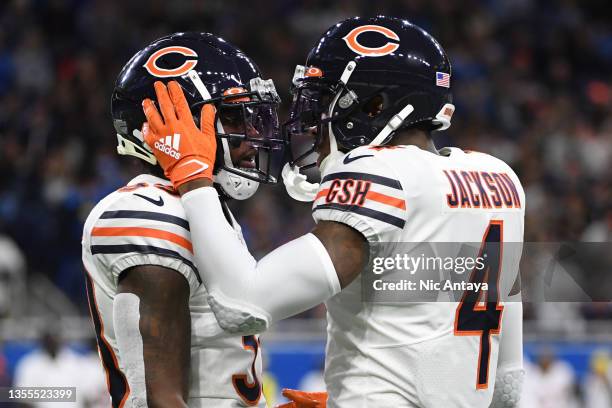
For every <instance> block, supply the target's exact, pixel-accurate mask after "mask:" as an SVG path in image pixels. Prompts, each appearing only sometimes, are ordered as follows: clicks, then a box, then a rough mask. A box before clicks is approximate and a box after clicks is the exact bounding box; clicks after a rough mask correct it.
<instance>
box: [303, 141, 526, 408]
mask: <svg viewBox="0 0 612 408" xmlns="http://www.w3.org/2000/svg"><path fill="white" fill-rule="evenodd" d="M440 153H441V154H440V155H436V154H432V153H430V152H428V151H425V150H422V149H419V148H418V147H416V146H388V147H369V146H363V147H360V148H357V149H354V150H352V151H351V152H349V153H348V154H347V155H345V156H344V158H343V159H342V160H339V161H338V162H337V163H335V164H333V165H332V166H331V168H330V169H329V170H328V171H327V172H326V174H324V175H323V179H322V182H321V187H320V190H319V193H318V195H317V198H316V199H315V202H314V204H313V209H312V211H313V216H314V218H315V221H317V222H318V221H322V220H329V221H336V222H342V223H345V224H347V225H349V226H351V227H353V228H355V229H356V230H358V231H360V232H361V233H362V234H363V235H364V236H365V237H366V239H367V240H368V241H369V242H370V243H371V247H372V248H377V247H379V244H380V243H384V242H390V243H398V242H399V243H401V242H405V243H424V242H436V243H443V242H450V243H477V245H478V246H480V243H483V245H484V243H488V242H493V243H495V242H500V241H502V242H506V243H507V242H518V243H522V241H523V218H524V208H525V195H524V192H523V189H522V187H521V184H520V182H519V180H518V178H517V176H516V174H515V173H514V172H513V171H512V169H511V168H510V167H509V166H508V165H506V164H505V163H504V162H502V161H501V160H498V159H496V158H494V157H492V156H490V155H487V154H482V153H477V152H464V151H462V150H460V149H457V148H444V149H442V150H440ZM502 237H503V238H502ZM372 244H375V245H372ZM519 245H522V244H519ZM515 246H516V245H515ZM497 248H499V245H498V246H497ZM502 248H504V249H503V251H505V247H504V246H503V245H502ZM476 250H478V249H477V248H476ZM373 251H374V252H375V251H376V250H373ZM503 251H502V252H503ZM497 252H500V251H497ZM376 255H377V254H376V253H373V254H371V256H372V257H375V256H376ZM490 255H496V256H493V257H492V258H489V259H490V261H489V262H491V263H490V264H488V265H493V264H494V263H495V262H496V261H495V260H497V263H498V264H499V260H500V259H501V265H500V268H501V271H503V273H499V274H498V276H500V280H499V291H500V292H501V293H505V294H506V295H507V294H508V292H509V291H510V288H511V287H512V286H513V284H514V282H515V281H516V279H517V273H518V262H519V257H518V256H506V257H502V256H501V252H500V253H498V254H490ZM497 255H498V256H497ZM497 269H499V268H497ZM432 278H434V279H436V278H438V276H432ZM487 279H488V277H487ZM364 285H365V283H364V280H363V279H362V278H357V279H356V280H355V281H354V282H353V283H352V284H351V285H349V286H348V287H346V288H344V289H343V290H342V291H341V292H340V293H339V294H337V295H336V296H334V297H333V298H331V299H330V300H329V301H328V302H327V309H328V314H327V319H328V341H327V355H326V370H325V382H326V385H327V390H328V392H329V402H328V407H331V408H336V407H342V408H345V407H351V408H366V407H367V408H373V407H376V408H378V407H396V408H400V407H435V408H439V407H469V408H477V407H488V406H489V403H490V401H491V398H492V393H493V388H494V387H493V386H494V384H493V382H494V379H495V374H496V364H497V358H498V353H499V341H500V338H501V336H503V335H504V333H503V330H502V329H501V314H502V313H503V302H502V301H500V302H499V303H497V304H494V303H493V304H492V305H493V306H491V307H494V309H495V310H494V311H493V316H496V317H497V319H496V321H493V322H491V321H488V323H486V324H487V326H486V327H481V326H480V325H479V324H478V322H479V321H480V322H482V321H483V319H481V318H482V317H483V314H482V313H481V311H479V310H478V308H479V307H480V306H479V305H480V303H479V301H481V300H482V298H478V297H476V299H475V300H474V301H472V303H471V304H470V305H471V306H467V305H466V304H463V303H462V302H458V301H456V300H457V298H450V297H449V298H447V299H446V300H445V301H431V302H420V303H419V302H418V300H417V301H415V302H412V303H411V302H408V301H403V302H402V301H399V302H398V301H393V302H391V301H389V302H369V301H364V297H363V296H364V295H363V294H364V293H365V292H364V289H367V288H364V287H363V286H364ZM460 293H463V292H460ZM476 293H477V292H473V294H474V296H479V295H476ZM481 294H482V292H481ZM403 295H404V296H406V298H407V299H409V297H410V296H411V292H409V291H406V292H403ZM487 296H490V294H489V295H487ZM487 299H489V301H491V300H492V298H490V297H487ZM474 304H476V307H473V306H474ZM485 307H486V306H485ZM487 312H488V311H487ZM484 320H486V319H484Z"/></svg>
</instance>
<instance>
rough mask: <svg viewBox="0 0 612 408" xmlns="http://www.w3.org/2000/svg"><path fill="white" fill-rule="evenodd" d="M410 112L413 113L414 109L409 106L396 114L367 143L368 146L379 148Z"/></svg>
mask: <svg viewBox="0 0 612 408" xmlns="http://www.w3.org/2000/svg"><path fill="white" fill-rule="evenodd" d="M412 112H414V107H413V106H412V105H411V104H408V105H406V106H404V108H403V109H402V110H401V111H399V113H396V114H395V115H393V117H392V118H391V119H389V121H388V122H387V124H386V125H385V127H384V128H383V129H382V130H381V131H380V132H379V133H378V135H376V137H375V138H374V139H372V141H371V142H370V143H369V144H370V146H380V145H381V144H383V143H384V142H385V141H387V139H388V138H389V136H390V135H391V133H393V132H395V131H396V130H397V128H399V127H400V126H401V125H402V123H404V120H406V118H407V117H408V115H410V114H411V113H412Z"/></svg>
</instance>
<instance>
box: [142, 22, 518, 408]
mask: <svg viewBox="0 0 612 408" xmlns="http://www.w3.org/2000/svg"><path fill="white" fill-rule="evenodd" d="M450 79H451V67H450V62H449V60H448V58H447V56H446V54H445V52H444V50H443V48H442V47H441V46H440V44H439V43H438V42H437V41H436V40H435V39H434V38H433V37H431V35H429V34H428V33H427V32H425V31H424V30H422V29H421V28H419V27H417V26H415V25H413V24H411V23H410V22H408V21H406V20H400V19H395V18H388V17H383V16H378V17H375V18H353V19H349V20H345V21H343V22H340V23H338V24H336V25H334V26H332V27H331V28H330V29H329V30H328V31H327V32H326V33H325V34H324V35H323V36H322V37H321V39H320V40H319V41H318V42H317V44H316V45H315V47H314V48H313V49H312V51H311V52H310V54H309V56H308V58H307V62H306V66H298V68H297V69H296V73H295V75H294V79H293V85H294V88H293V91H292V92H293V95H294V100H293V108H292V115H291V118H290V120H289V122H288V123H287V132H288V133H287V134H288V137H289V138H290V137H291V136H292V135H294V134H303V133H307V134H308V133H309V134H310V135H312V136H313V138H314V143H313V147H312V149H310V150H309V151H307V152H304V153H303V154H302V155H300V156H299V157H297V158H294V159H292V160H291V161H290V163H289V164H288V165H287V166H286V167H285V169H284V171H283V177H284V179H285V180H284V181H285V185H286V187H287V190H288V192H289V194H290V195H291V196H292V197H294V198H296V199H298V200H302V201H312V200H314V204H313V210H312V211H313V216H314V218H315V221H316V222H317V226H316V227H315V228H314V229H313V231H312V233H310V234H307V235H305V236H303V237H300V238H298V239H296V240H293V241H291V242H289V243H287V244H285V245H283V246H281V247H280V248H278V249H276V250H274V251H272V252H271V253H270V254H268V255H267V256H265V257H264V258H263V259H262V260H260V261H259V262H256V261H255V260H254V259H253V258H252V257H251V256H250V254H249V253H248V251H247V250H246V249H245V248H244V246H242V245H239V242H238V241H237V240H236V239H232V231H231V230H230V228H229V227H228V226H227V224H226V223H225V222H223V213H222V208H221V206H220V204H219V200H218V197H217V192H216V191H215V190H214V189H212V188H210V185H211V181H210V180H209V178H208V177H207V176H206V175H205V174H204V173H201V174H200V175H199V176H194V177H198V178H196V179H193V180H188V181H182V180H181V175H180V174H181V173H180V169H181V168H182V167H184V166H186V165H187V164H185V163H186V162H188V160H197V161H199V162H202V163H205V164H207V165H211V163H212V162H211V161H210V159H208V157H212V154H211V153H210V151H211V149H213V147H214V146H210V145H205V144H203V143H201V142H200V143H195V142H193V144H192V145H190V146H187V147H186V148H185V150H184V152H183V154H184V155H185V157H186V158H184V159H176V158H173V157H171V156H168V155H167V154H166V152H164V151H163V150H162V149H155V148H154V149H153V151H154V153H155V155H156V157H158V159H159V160H160V161H161V162H162V166H163V167H164V168H165V169H166V171H167V172H169V173H170V178H171V179H172V180H173V182H174V184H175V186H176V187H177V189H178V191H179V192H180V194H181V200H182V202H183V206H184V208H185V211H186V215H187V218H188V219H189V221H190V225H191V237H192V243H193V246H194V255H195V259H196V263H197V265H198V266H199V267H200V268H202V269H203V270H205V271H206V272H205V273H204V274H203V276H202V278H203V281H204V282H205V284H206V286H207V289H208V302H209V304H210V306H211V308H212V310H213V311H214V313H215V315H216V316H217V319H218V321H219V324H220V325H221V326H222V327H223V328H224V329H225V330H228V331H229V332H232V333H241V334H248V333H256V332H260V331H262V330H265V329H266V328H267V327H268V326H269V325H270V324H271V323H273V322H274V321H277V320H279V319H282V318H285V317H288V316H290V315H293V314H295V313H298V312H300V311H302V310H304V309H306V308H308V307H311V306H314V305H316V304H318V303H319V302H321V301H326V305H327V309H328V343H327V351H326V366H325V382H326V385H327V391H328V393H329V397H328V400H327V402H326V401H325V399H326V398H325V397H324V396H321V395H320V394H316V395H309V394H307V393H299V392H293V393H291V394H289V396H290V397H291V398H292V399H294V402H292V403H291V404H290V406H297V407H306V406H308V407H320V406H325V404H326V403H327V404H328V405H329V406H330V407H351V408H366V407H367V408H372V407H436V408H438V407H466V408H467V407H470V408H473V407H489V406H491V407H513V406H516V403H517V400H518V396H519V394H520V384H521V381H522V306H521V303H520V290H519V285H518V262H519V259H520V251H518V255H517V250H516V248H517V247H516V246H517V245H519V246H520V245H521V243H522V240H523V218H524V208H525V195H524V192H523V189H522V187H521V184H520V181H519V180H518V178H517V176H516V174H515V173H514V172H513V171H512V169H511V168H510V167H509V166H508V165H507V164H505V163H504V162H502V161H501V160H498V159H496V158H494V157H492V156H489V155H487V154H483V153H475V152H467V151H463V150H461V149H458V148H443V149H440V150H438V149H436V148H435V146H434V143H433V140H432V132H435V131H439V130H444V129H446V128H448V127H449V126H450V121H451V117H452V114H453V111H454V106H453V105H452V103H451V94H450ZM181 105H184V102H182V98H181V97H180V95H179V96H175V98H173V100H172V106H164V105H163V104H162V106H161V114H160V113H159V112H158V111H157V110H156V109H155V108H154V107H153V106H152V104H151V102H150V101H148V102H147V104H146V105H145V110H146V114H147V118H148V122H149V124H150V125H151V126H150V127H149V128H148V129H147V132H145V140H146V141H147V143H149V144H150V145H151V144H153V143H154V142H155V141H156V140H157V139H158V138H160V137H163V136H164V135H167V134H173V133H177V132H178V133H181V132H182V133H181V134H182V135H183V133H184V135H183V136H182V137H183V139H189V140H193V141H195V140H202V139H205V138H207V136H206V134H203V133H200V132H197V130H195V131H194V130H191V131H190V130H189V129H194V126H193V124H190V122H191V118H190V117H188V116H187V115H181V113H180V112H181V111H183V110H185V108H181ZM181 116H182V117H181ZM208 138H209V139H211V138H210V137H208ZM315 151H316V152H318V153H319V159H318V161H317V165H318V167H319V169H320V171H321V177H322V179H321V183H320V184H318V185H315V184H311V183H309V182H308V181H307V180H306V177H305V176H304V175H302V174H300V172H299V170H300V167H301V168H302V169H303V168H305V167H311V166H313V165H314V164H311V165H302V161H303V160H304V159H305V157H307V155H308V154H309V153H312V152H315ZM187 157H188V158H190V159H187ZM174 172H177V173H176V175H175V174H174ZM385 242H387V243H391V244H398V243H418V244H420V243H431V244H434V243H445V242H446V243H454V244H461V245H463V244H469V243H477V244H476V247H475V249H474V252H475V253H474V255H478V259H480V260H481V261H482V263H481V264H479V266H478V267H476V266H474V269H473V270H472V271H471V272H470V274H469V283H470V284H473V285H476V284H480V285H479V286H478V287H480V289H476V290H474V289H471V290H470V289H466V291H465V292H461V296H460V297H457V298H454V297H452V296H450V295H449V293H448V292H443V291H439V292H438V293H437V294H436V298H434V299H433V300H432V301H428V302H426V301H419V300H418V298H415V299H411V296H413V294H412V292H405V294H404V295H403V296H404V298H400V300H399V301H398V300H397V298H394V299H393V301H382V302H380V301H369V299H368V297H367V296H366V294H367V293H368V292H371V291H372V289H371V288H367V287H363V285H365V284H366V283H367V282H368V281H367V279H357V280H355V277H356V276H358V275H359V274H360V273H361V272H362V271H363V274H364V275H365V274H366V273H367V272H368V271H367V270H365V269H364V267H365V266H366V264H367V261H368V259H369V257H372V258H374V257H378V256H381V255H384V252H377V251H379V250H381V249H380V248H383V250H384V245H381V244H383V243H385ZM513 243H517V244H513ZM458 246H460V245H458ZM381 251H382V250H381ZM502 254H503V256H502ZM440 272H441V271H440V270H432V271H431V275H429V276H427V275H426V276H424V278H431V279H429V280H432V279H439V278H440ZM370 274H371V271H370ZM484 283H486V284H487V286H486V287H487V289H484V286H482V284H484ZM341 288H342V291H340V289H341ZM436 300H437V301H436Z"/></svg>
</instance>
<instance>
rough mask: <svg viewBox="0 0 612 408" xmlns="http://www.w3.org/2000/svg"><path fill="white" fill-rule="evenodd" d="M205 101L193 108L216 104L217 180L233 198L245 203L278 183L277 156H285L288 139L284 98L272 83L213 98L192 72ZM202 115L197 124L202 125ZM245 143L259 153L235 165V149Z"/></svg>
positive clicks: (257, 82)
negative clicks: (282, 121) (283, 131)
mask: <svg viewBox="0 0 612 408" xmlns="http://www.w3.org/2000/svg"><path fill="white" fill-rule="evenodd" d="M188 77H189V79H190V80H191V81H192V82H193V84H194V85H195V87H196V89H197V90H198V92H199V93H200V95H201V96H202V98H203V100H202V101H199V102H197V103H195V104H193V105H192V106H191V109H192V112H199V111H200V109H201V106H202V105H204V104H207V103H212V104H214V105H215V107H216V110H217V113H216V117H215V130H216V136H217V138H218V141H219V143H218V148H217V159H216V165H215V167H216V170H215V173H214V181H215V183H216V184H217V185H219V187H220V188H221V190H222V191H223V193H225V194H226V195H228V196H229V197H230V198H234V199H238V200H244V199H247V198H249V197H251V196H252V195H253V194H254V193H255V191H257V188H258V186H259V183H266V184H274V183H276V182H277V177H275V176H274V175H273V174H272V172H273V170H272V168H273V165H274V163H273V161H274V158H275V155H276V154H278V155H279V156H280V154H282V151H283V147H284V144H285V142H284V140H283V139H282V138H280V127H279V123H278V116H277V109H278V106H279V104H280V98H279V96H278V94H277V93H276V89H275V88H274V84H273V82H272V80H266V81H264V80H262V79H261V78H253V79H251V80H250V82H249V85H248V87H249V88H250V89H244V88H232V89H228V90H225V91H224V92H223V95H222V96H219V97H216V98H211V97H210V94H209V93H208V90H207V89H206V87H205V86H204V84H203V83H202V81H201V79H200V77H199V76H198V75H197V73H196V72H195V71H190V72H189V73H188ZM197 116H199V115H196V121H197V122H199V117H197ZM243 142H245V143H247V144H248V145H249V147H251V148H253V149H254V150H255V152H254V155H253V156H252V160H251V161H250V162H249V163H243V164H244V165H243V166H240V163H236V164H234V162H233V160H232V157H231V148H237V147H239V146H240V145H241V144H242V143H243Z"/></svg>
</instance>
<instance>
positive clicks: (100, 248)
mask: <svg viewBox="0 0 612 408" xmlns="http://www.w3.org/2000/svg"><path fill="white" fill-rule="evenodd" d="M130 252H137V253H139V254H155V255H159V256H167V257H170V258H176V259H180V260H181V261H183V262H184V263H185V264H186V265H187V266H189V267H190V268H191V269H193V271H194V272H195V274H196V278H198V282H200V283H202V278H201V277H200V272H199V271H198V268H196V266H195V265H194V264H193V262H191V261H190V260H189V259H187V258H185V257H183V256H181V254H179V253H178V252H176V251H172V250H170V249H166V248H159V247H156V246H152V245H133V244H125V245H92V246H91V254H92V255H96V254H127V253H130Z"/></svg>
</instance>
